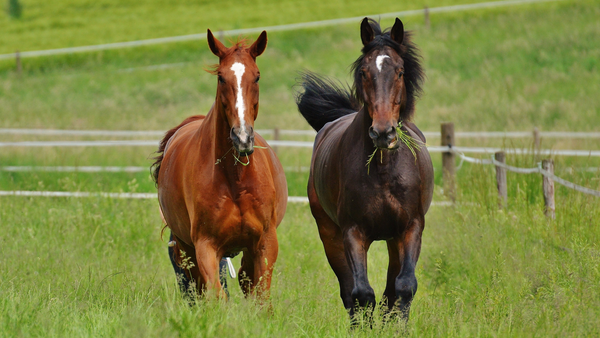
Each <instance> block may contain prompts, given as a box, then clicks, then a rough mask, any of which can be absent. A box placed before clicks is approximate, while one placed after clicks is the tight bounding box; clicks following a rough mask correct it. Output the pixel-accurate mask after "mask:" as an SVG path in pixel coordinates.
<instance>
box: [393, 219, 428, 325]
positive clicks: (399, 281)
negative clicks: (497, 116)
mask: <svg viewBox="0 0 600 338" xmlns="http://www.w3.org/2000/svg"><path fill="white" fill-rule="evenodd" d="M424 225H425V223H424V220H423V219H420V220H418V219H415V220H413V221H412V222H411V223H410V225H409V227H408V229H407V230H406V231H405V232H404V236H403V237H401V238H400V239H399V240H398V242H397V247H398V250H399V259H400V261H401V262H402V267H401V270H400V273H399V274H398V276H397V277H396V280H395V291H396V303H395V305H396V306H397V307H398V310H399V311H400V313H401V315H402V317H403V318H404V319H405V320H408V315H409V312H410V304H411V302H412V300H413V297H414V296H415V293H416V292H417V277H415V268H416V266H417V260H418V259H419V254H420V253H421V234H422V233H423V227H424Z"/></svg>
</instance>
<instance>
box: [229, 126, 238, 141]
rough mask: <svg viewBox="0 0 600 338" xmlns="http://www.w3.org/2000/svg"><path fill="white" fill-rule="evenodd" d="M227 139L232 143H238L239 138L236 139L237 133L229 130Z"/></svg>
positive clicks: (233, 129)
mask: <svg viewBox="0 0 600 338" xmlns="http://www.w3.org/2000/svg"><path fill="white" fill-rule="evenodd" d="M229 137H231V141H233V142H239V141H240V138H239V137H238V135H237V133H236V132H235V128H231V131H230V132H229Z"/></svg>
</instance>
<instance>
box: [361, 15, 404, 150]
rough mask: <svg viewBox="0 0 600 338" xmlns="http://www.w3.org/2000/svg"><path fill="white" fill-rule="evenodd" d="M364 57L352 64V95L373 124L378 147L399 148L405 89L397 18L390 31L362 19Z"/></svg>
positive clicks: (400, 27)
mask: <svg viewBox="0 0 600 338" xmlns="http://www.w3.org/2000/svg"><path fill="white" fill-rule="evenodd" d="M360 37H361V40H362V43H363V55H362V56H361V57H360V58H359V59H358V60H357V61H356V62H355V64H354V87H355V96H356V98H357V99H358V100H359V101H362V102H363V103H364V109H366V111H367V113H368V114H369V116H370V118H371V120H372V124H371V126H370V127H369V129H368V134H369V137H370V138H371V139H372V140H373V144H374V145H375V147H377V148H383V149H396V148H398V147H399V146H400V144H399V143H398V136H397V134H396V127H397V126H398V123H399V122H400V121H401V120H402V118H403V117H405V115H409V114H410V112H407V108H408V107H407V86H406V83H405V77H404V74H405V67H406V66H407V65H406V64H405V60H404V59H403V57H402V56H403V55H402V54H403V50H404V47H403V44H402V43H403V40H404V27H403V25H402V21H400V19H398V18H396V22H395V23H394V26H393V27H392V28H391V29H390V30H389V32H383V33H382V32H381V30H380V28H379V25H378V24H377V23H376V22H374V21H372V20H369V19H367V18H365V19H364V20H363V21H362V23H361V26H360Z"/></svg>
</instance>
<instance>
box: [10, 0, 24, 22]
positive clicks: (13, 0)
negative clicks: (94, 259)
mask: <svg viewBox="0 0 600 338" xmlns="http://www.w3.org/2000/svg"><path fill="white" fill-rule="evenodd" d="M22 12H23V6H21V4H20V3H19V0H8V15H9V16H10V17H12V18H15V19H18V18H20V17H21V13H22Z"/></svg>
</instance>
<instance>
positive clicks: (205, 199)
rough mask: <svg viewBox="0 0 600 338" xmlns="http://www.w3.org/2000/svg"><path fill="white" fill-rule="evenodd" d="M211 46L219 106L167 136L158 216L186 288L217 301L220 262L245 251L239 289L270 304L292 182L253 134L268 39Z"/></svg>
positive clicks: (159, 168) (159, 169)
mask: <svg viewBox="0 0 600 338" xmlns="http://www.w3.org/2000/svg"><path fill="white" fill-rule="evenodd" d="M207 39H208V45H209V47H210V50H211V51H212V52H213V53H214V54H215V55H216V56H218V57H219V64H218V66H215V67H216V69H215V70H214V71H213V72H212V73H213V74H215V75H217V78H218V79H217V94H216V99H215V103H214V104H213V106H212V108H211V109H210V111H209V112H208V114H207V115H206V116H203V115H197V116H192V117H189V118H187V119H186V120H185V121H183V122H182V123H181V124H180V125H178V126H177V127H175V128H173V129H171V130H170V131H169V132H167V134H166V135H165V137H164V138H163V140H162V141H161V144H160V147H159V150H158V152H159V156H158V158H157V161H156V162H155V164H154V172H153V176H154V179H155V181H156V184H157V188H158V200H159V203H160V209H161V212H162V214H163V216H164V220H165V223H166V224H167V226H168V227H169V228H170V229H171V232H172V234H173V239H174V241H175V243H174V244H175V247H174V248H173V249H174V250H170V252H172V253H173V254H174V256H175V257H173V256H172V257H171V258H172V259H175V262H174V263H175V264H174V267H175V271H176V273H177V272H178V271H185V273H186V275H185V276H184V277H183V278H184V280H185V281H184V284H187V282H188V281H189V279H190V278H192V279H193V280H194V281H195V282H196V287H197V291H198V293H199V294H202V293H203V292H204V291H207V290H215V291H216V292H217V294H220V292H221V290H222V287H221V282H220V280H219V262H220V261H221V259H222V258H223V257H230V256H233V255H235V254H237V253H238V252H240V251H242V252H243V257H242V263H241V267H240V270H239V283H240V286H241V288H242V290H243V291H244V293H245V294H246V295H248V294H250V293H253V292H255V293H257V294H259V295H260V296H264V297H268V291H269V289H270V286H271V277H272V272H273V265H274V264H275V261H276V260H277V253H278V249H279V247H278V244H277V233H276V229H277V226H278V225H279V223H281V220H282V219H283V215H284V213H285V209H286V205H287V183H286V180H285V175H284V173H283V168H282V166H281V163H280V162H279V160H278V159H277V156H276V155H275V153H274V152H273V150H272V149H271V148H270V147H269V145H268V144H267V142H266V141H265V140H264V139H263V138H262V137H261V136H260V135H258V134H257V133H255V132H254V121H255V119H256V117H257V115H258V92H259V86H258V80H259V79H260V72H259V70H258V67H257V65H256V57H257V56H259V55H261V54H262V53H263V51H264V50H265V48H266V46H267V33H266V32H264V31H263V32H262V33H261V34H260V36H259V37H258V39H257V40H256V41H255V42H254V43H253V44H252V45H251V46H250V47H247V45H246V44H245V41H241V42H238V43H236V44H235V45H234V46H232V47H231V48H227V47H225V46H224V45H223V44H222V43H221V42H220V41H219V40H217V39H216V38H215V37H214V36H213V34H212V32H211V31H210V30H208V32H207ZM255 148H257V149H256V151H255ZM181 252H184V253H185V256H186V257H188V258H186V259H182V255H181V254H180V253H181ZM182 260H183V262H182ZM190 266H191V267H190ZM257 287H259V289H257Z"/></svg>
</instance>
